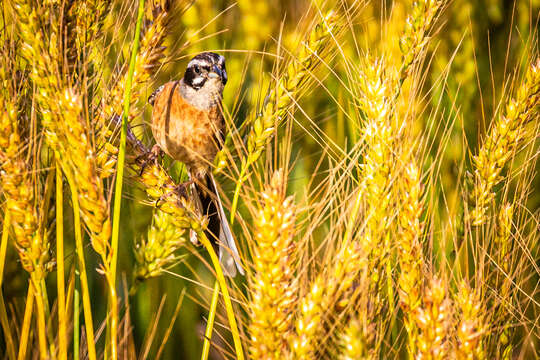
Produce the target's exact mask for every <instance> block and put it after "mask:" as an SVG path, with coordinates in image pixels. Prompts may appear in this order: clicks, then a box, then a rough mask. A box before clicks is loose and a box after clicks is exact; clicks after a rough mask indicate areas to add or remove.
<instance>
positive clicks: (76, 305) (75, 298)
mask: <svg viewBox="0 0 540 360" xmlns="http://www.w3.org/2000/svg"><path fill="white" fill-rule="evenodd" d="M79 276H80V275H79V270H75V289H74V290H73V359H74V360H79V338H80V333H79V329H80V326H81V325H80V323H79V313H80V311H81V310H80V309H79V302H80V300H79V287H80V286H81V281H80V278H79Z"/></svg>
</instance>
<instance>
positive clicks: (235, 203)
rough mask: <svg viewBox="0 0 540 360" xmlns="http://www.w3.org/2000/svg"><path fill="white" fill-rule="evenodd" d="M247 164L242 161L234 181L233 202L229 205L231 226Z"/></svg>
mask: <svg viewBox="0 0 540 360" xmlns="http://www.w3.org/2000/svg"><path fill="white" fill-rule="evenodd" d="M247 167H248V164H247V163H242V168H241V170H240V175H239V176H238V181H237V182H236V187H235V188H234V196H233V202H232V205H231V221H230V223H231V227H232V226H233V224H234V215H235V214H236V208H237V206H238V198H239V196H240V188H241V187H242V185H243V184H244V177H245V174H246V170H247Z"/></svg>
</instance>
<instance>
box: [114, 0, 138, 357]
mask: <svg viewBox="0 0 540 360" xmlns="http://www.w3.org/2000/svg"><path fill="white" fill-rule="evenodd" d="M143 15H144V0H139V8H138V13H137V24H136V26H135V39H134V40H133V47H132V49H131V58H130V62H129V70H128V77H127V81H126V85H125V88H124V112H123V113H122V132H121V134H120V147H119V151H118V162H117V164H116V165H117V166H116V184H115V189H114V213H113V228H112V238H111V254H112V259H111V262H110V274H109V285H110V300H111V302H110V304H109V309H110V311H111V321H110V334H111V337H110V344H111V353H110V355H111V358H112V359H116V358H117V349H116V336H117V326H118V309H117V305H116V264H117V262H118V238H119V231H120V209H121V205H122V185H123V180H124V163H125V158H126V138H127V121H128V115H129V105H130V100H131V84H132V82H133V73H134V72H135V60H136V59H137V51H138V50H139V38H140V35H141V26H142V20H143Z"/></svg>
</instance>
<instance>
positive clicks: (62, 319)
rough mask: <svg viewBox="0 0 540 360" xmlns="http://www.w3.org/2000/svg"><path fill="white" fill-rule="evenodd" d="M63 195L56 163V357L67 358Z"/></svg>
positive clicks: (60, 174)
mask: <svg viewBox="0 0 540 360" xmlns="http://www.w3.org/2000/svg"><path fill="white" fill-rule="evenodd" d="M63 205H64V196H63V186H62V170H61V169H60V164H58V163H57V165H56V264H57V265H56V286H57V291H58V301H57V302H58V358H59V359H60V360H67V319H66V289H65V280H64V207H63Z"/></svg>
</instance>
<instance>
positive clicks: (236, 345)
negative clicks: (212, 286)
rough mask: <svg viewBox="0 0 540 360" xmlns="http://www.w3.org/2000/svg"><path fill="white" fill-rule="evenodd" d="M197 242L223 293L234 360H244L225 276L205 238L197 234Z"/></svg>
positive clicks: (202, 234)
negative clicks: (203, 251) (234, 354)
mask: <svg viewBox="0 0 540 360" xmlns="http://www.w3.org/2000/svg"><path fill="white" fill-rule="evenodd" d="M197 235H198V238H199V240H200V241H201V243H202V244H203V246H204V247H205V248H206V250H207V251H208V253H209V254H210V259H211V260H212V265H213V266H214V269H215V271H216V277H217V281H218V283H219V286H220V288H221V291H222V292H223V300H224V301H225V309H226V310H227V318H228V320H229V325H230V327H231V333H232V336H233V342H234V349H235V351H236V359H237V360H244V352H243V350H242V342H241V341H240V334H239V333H238V325H237V323H236V318H235V317H234V309H233V306H232V302H231V296H230V294H229V289H228V288H227V283H226V281H225V276H224V275H223V270H221V265H220V264H219V259H218V257H217V255H216V252H215V251H214V247H213V246H212V244H211V243H210V241H209V240H208V238H207V237H206V235H205V234H204V233H199V234H197Z"/></svg>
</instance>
